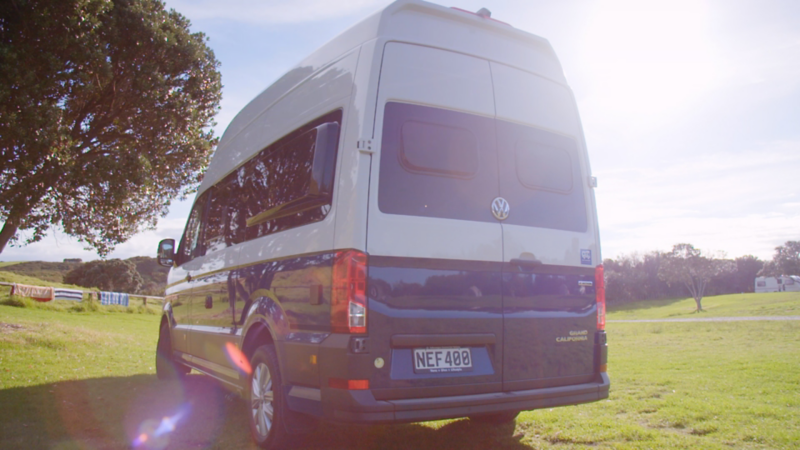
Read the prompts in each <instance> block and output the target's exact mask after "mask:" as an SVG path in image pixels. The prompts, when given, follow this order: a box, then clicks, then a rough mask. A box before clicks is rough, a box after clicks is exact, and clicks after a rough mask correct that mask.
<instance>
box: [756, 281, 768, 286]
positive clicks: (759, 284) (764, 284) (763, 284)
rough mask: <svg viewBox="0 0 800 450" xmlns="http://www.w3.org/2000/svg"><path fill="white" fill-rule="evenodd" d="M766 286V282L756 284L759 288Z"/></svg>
mask: <svg viewBox="0 0 800 450" xmlns="http://www.w3.org/2000/svg"><path fill="white" fill-rule="evenodd" d="M766 285H767V282H766V281H759V282H758V283H756V286H758V287H765V286H766Z"/></svg>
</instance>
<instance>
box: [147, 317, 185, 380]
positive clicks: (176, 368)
mask: <svg viewBox="0 0 800 450" xmlns="http://www.w3.org/2000/svg"><path fill="white" fill-rule="evenodd" d="M190 370H191V369H190V368H189V367H187V366H184V365H183V364H180V363H177V362H175V360H174V358H173V357H172V340H171V338H170V335H169V328H168V326H167V324H166V323H162V324H161V329H160V330H159V332H158V345H157V346H156V376H157V377H158V379H159V380H174V379H176V378H183V376H185V375H186V374H188V373H189V371H190Z"/></svg>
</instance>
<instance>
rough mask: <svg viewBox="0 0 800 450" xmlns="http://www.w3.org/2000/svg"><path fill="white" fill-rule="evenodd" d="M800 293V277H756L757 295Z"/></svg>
mask: <svg viewBox="0 0 800 450" xmlns="http://www.w3.org/2000/svg"><path fill="white" fill-rule="evenodd" d="M795 291H800V276H797V275H784V276H780V277H756V293H760V292H795Z"/></svg>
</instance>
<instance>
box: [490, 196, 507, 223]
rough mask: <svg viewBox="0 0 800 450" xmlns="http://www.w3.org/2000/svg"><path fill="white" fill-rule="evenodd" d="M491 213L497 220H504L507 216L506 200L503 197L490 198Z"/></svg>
mask: <svg viewBox="0 0 800 450" xmlns="http://www.w3.org/2000/svg"><path fill="white" fill-rule="evenodd" d="M492 214H493V215H494V218H495V219H497V220H506V218H507V217H508V202H507V201H506V199H504V198H503V197H497V198H496V199H494V200H492Z"/></svg>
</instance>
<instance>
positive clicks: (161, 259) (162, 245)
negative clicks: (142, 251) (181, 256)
mask: <svg viewBox="0 0 800 450" xmlns="http://www.w3.org/2000/svg"><path fill="white" fill-rule="evenodd" d="M156 259H157V260H158V265H159V266H164V267H172V265H173V264H174V263H175V239H164V240H162V241H161V242H159V243H158V256H157V257H156Z"/></svg>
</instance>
